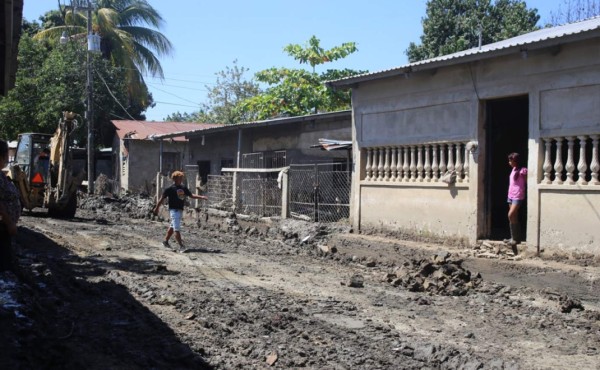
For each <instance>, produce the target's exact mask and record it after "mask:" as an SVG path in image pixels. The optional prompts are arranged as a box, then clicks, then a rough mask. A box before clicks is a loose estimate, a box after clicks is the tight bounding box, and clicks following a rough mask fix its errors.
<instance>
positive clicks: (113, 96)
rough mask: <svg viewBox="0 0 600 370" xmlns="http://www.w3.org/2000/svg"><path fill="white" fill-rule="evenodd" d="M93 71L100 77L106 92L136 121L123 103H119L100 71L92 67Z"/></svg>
mask: <svg viewBox="0 0 600 370" xmlns="http://www.w3.org/2000/svg"><path fill="white" fill-rule="evenodd" d="M94 72H96V75H98V77H100V79H101V80H102V82H103V83H104V86H105V87H106V90H107V91H108V93H109V94H110V96H112V98H113V99H114V100H115V102H117V104H119V106H120V107H121V109H123V112H125V113H127V115H128V116H129V117H130V118H131V119H132V120H134V121H137V120H136V119H135V118H133V116H132V115H131V114H129V112H128V111H127V108H125V107H124V106H123V104H121V102H120V101H119V99H117V97H116V96H115V94H113V92H112V91H111V90H110V87H108V84H107V83H106V81H105V80H104V77H102V75H101V74H100V73H98V71H97V70H95V69H94Z"/></svg>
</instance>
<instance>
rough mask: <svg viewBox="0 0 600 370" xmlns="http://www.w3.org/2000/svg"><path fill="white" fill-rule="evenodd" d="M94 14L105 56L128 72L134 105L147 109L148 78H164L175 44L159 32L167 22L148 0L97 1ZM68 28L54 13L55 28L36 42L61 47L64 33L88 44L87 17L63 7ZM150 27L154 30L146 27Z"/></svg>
mask: <svg viewBox="0 0 600 370" xmlns="http://www.w3.org/2000/svg"><path fill="white" fill-rule="evenodd" d="M95 4H96V7H95V10H94V11H93V14H92V24H93V26H92V29H93V32H95V33H98V34H99V35H100V36H101V37H102V44H101V49H102V55H103V56H104V57H105V58H106V59H109V60H111V61H112V63H113V64H114V65H115V66H119V67H121V68H122V69H123V71H124V76H125V78H126V81H127V86H128V92H129V98H130V99H131V100H132V102H131V104H132V105H135V106H140V107H143V108H144V109H145V108H146V107H148V106H149V104H150V103H151V99H150V94H149V92H148V88H147V86H146V84H145V81H144V77H143V76H144V75H145V74H147V73H149V74H150V75H152V76H158V77H161V78H163V77H164V75H163V70H162V67H161V65H160V61H159V59H158V57H159V56H166V55H169V54H170V53H171V51H172V45H171V42H170V41H169V40H168V39H167V38H166V37H165V36H164V35H163V34H162V33H160V32H159V31H158V29H159V28H160V27H161V26H162V23H163V19H162V17H161V16H160V14H159V13H158V12H157V11H156V10H155V9H154V8H153V7H152V6H150V4H149V3H148V2H147V1H146V0H97V1H95ZM60 11H61V12H62V13H63V14H64V24H62V25H61V24H57V22H56V21H53V19H54V17H55V15H54V13H52V12H50V14H49V15H48V18H50V19H49V20H48V22H45V23H44V24H47V23H49V24H50V25H51V27H49V28H46V29H44V30H42V31H40V32H39V33H38V34H36V36H35V38H36V39H40V40H49V41H50V42H53V43H58V40H59V39H60V37H61V35H62V33H63V32H65V31H66V32H67V34H68V35H70V38H71V39H72V40H85V35H86V34H87V13H86V12H81V11H77V12H74V11H73V9H72V8H70V7H63V8H61V9H60ZM145 25H148V26H150V27H144V26H145Z"/></svg>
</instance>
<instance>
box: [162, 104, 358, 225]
mask: <svg viewBox="0 0 600 370" xmlns="http://www.w3.org/2000/svg"><path fill="white" fill-rule="evenodd" d="M351 126H352V122H351V111H349V110H348V111H340V112H329V113H319V114H311V115H307V116H300V117H285V118H276V119H270V120H265V121H255V122H245V123H240V124H235V125H226V126H220V127H213V128H208V129H201V130H193V131H188V132H176V133H170V134H163V135H157V136H156V137H155V139H156V140H169V139H170V138H173V137H176V136H181V135H185V137H186V138H188V139H189V158H190V160H189V162H190V164H194V166H187V167H186V178H188V181H189V180H190V178H196V174H195V172H196V171H198V175H199V176H198V177H199V178H200V179H201V180H200V181H201V182H202V184H207V185H206V186H204V185H202V186H200V185H199V184H196V187H197V188H198V187H201V188H202V189H204V190H206V191H208V195H209V199H210V204H211V206H212V207H217V208H219V207H220V208H228V207H231V206H233V205H234V206H235V207H236V209H237V210H238V212H241V213H246V214H249V213H254V214H257V215H261V216H273V215H282V216H283V217H287V216H288V215H289V214H292V215H298V216H299V217H303V218H304V219H313V220H314V219H320V220H339V219H342V218H348V212H349V195H350V182H351V177H350V169H351V166H352V163H351V152H350V150H351V143H352V142H351V139H352V133H351ZM322 139H330V140H322ZM332 149H334V150H332ZM336 149H337V150H336ZM288 178H289V181H288ZM193 185H194V184H189V183H188V186H190V187H191V186H193ZM288 195H289V197H288ZM315 200H317V201H315Z"/></svg>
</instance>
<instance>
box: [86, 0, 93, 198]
mask: <svg viewBox="0 0 600 370" xmlns="http://www.w3.org/2000/svg"><path fill="white" fill-rule="evenodd" d="M91 36H92V5H91V4H90V1H89V0H88V2H87V39H88V50H87V53H86V57H87V58H86V69H87V112H86V118H87V121H88V142H87V145H88V147H87V162H88V163H87V164H88V194H93V193H94V179H95V176H94V174H95V166H94V105H93V102H94V90H93V88H92V87H93V86H94V77H93V75H92V58H91V53H92V51H91V50H90V49H91V48H90V37H91Z"/></svg>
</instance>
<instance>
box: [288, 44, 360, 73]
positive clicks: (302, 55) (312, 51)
mask: <svg viewBox="0 0 600 370" xmlns="http://www.w3.org/2000/svg"><path fill="white" fill-rule="evenodd" d="M283 50H284V51H285V52H286V53H288V55H289V56H291V57H293V58H294V59H296V60H297V61H299V62H300V64H309V65H310V66H311V67H312V71H313V73H315V66H318V65H320V64H323V63H327V62H333V61H335V60H338V59H342V58H345V57H347V56H348V55H350V54H352V53H354V52H356V51H358V49H357V48H356V43H354V42H345V43H343V44H342V45H340V46H334V47H333V48H331V49H329V50H325V49H323V48H322V47H321V40H319V39H318V38H317V37H316V36H314V35H313V36H312V37H311V38H310V39H309V40H308V43H307V45H305V46H302V45H299V44H289V45H287V46H286V47H285V48H283Z"/></svg>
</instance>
